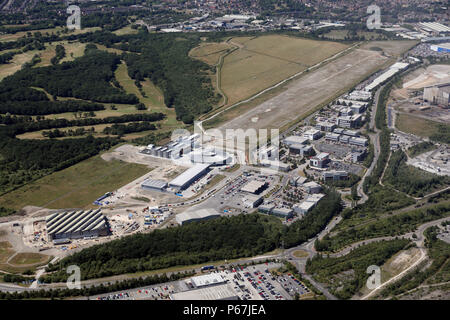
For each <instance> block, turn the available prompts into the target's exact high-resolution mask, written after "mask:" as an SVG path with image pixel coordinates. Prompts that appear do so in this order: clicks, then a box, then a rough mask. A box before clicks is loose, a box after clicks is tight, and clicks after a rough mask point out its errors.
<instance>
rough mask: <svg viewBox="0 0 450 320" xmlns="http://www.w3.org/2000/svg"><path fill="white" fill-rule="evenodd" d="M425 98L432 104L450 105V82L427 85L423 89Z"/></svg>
mask: <svg viewBox="0 0 450 320" xmlns="http://www.w3.org/2000/svg"><path fill="white" fill-rule="evenodd" d="M423 100H424V101H425V102H429V103H430V104H434V105H440V106H443V107H449V106H450V83H444V84H439V85H435V86H430V87H426V88H424V90H423Z"/></svg>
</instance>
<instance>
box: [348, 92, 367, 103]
mask: <svg viewBox="0 0 450 320" xmlns="http://www.w3.org/2000/svg"><path fill="white" fill-rule="evenodd" d="M346 98H347V99H348V100H357V101H368V100H370V99H372V93H370V92H367V91H361V90H355V91H352V92H351V93H350V94H348V95H347V96H346Z"/></svg>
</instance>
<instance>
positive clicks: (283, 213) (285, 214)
mask: <svg viewBox="0 0 450 320" xmlns="http://www.w3.org/2000/svg"><path fill="white" fill-rule="evenodd" d="M269 214H271V215H274V216H277V217H280V218H286V219H289V218H292V216H293V210H292V209H290V208H277V207H274V208H273V209H272V210H271V211H270V212H269Z"/></svg>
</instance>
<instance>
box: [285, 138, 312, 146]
mask: <svg viewBox="0 0 450 320" xmlns="http://www.w3.org/2000/svg"><path fill="white" fill-rule="evenodd" d="M307 142H308V138H305V137H300V136H289V137H286V138H284V140H283V143H284V144H285V145H287V146H290V145H292V144H306V143H307Z"/></svg>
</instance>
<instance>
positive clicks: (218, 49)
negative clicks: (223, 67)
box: [189, 42, 234, 65]
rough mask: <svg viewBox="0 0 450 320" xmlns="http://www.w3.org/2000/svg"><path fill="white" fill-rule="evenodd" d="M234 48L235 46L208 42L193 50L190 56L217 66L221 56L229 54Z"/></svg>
mask: <svg viewBox="0 0 450 320" xmlns="http://www.w3.org/2000/svg"><path fill="white" fill-rule="evenodd" d="M232 48H234V46H233V45H231V44H229V43H226V42H219V43H217V42H207V43H203V44H201V45H199V46H198V47H196V48H194V49H192V50H191V52H189V56H191V57H192V58H195V59H198V60H201V61H203V62H205V63H207V64H209V65H215V64H217V63H218V62H219V58H220V56H221V55H223V54H225V53H227V52H228V51H229V50H231V49H232Z"/></svg>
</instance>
